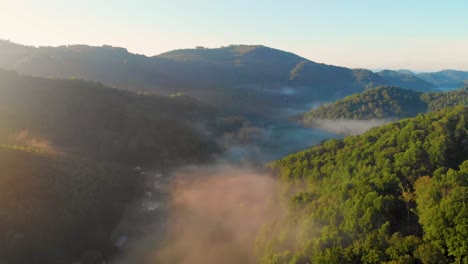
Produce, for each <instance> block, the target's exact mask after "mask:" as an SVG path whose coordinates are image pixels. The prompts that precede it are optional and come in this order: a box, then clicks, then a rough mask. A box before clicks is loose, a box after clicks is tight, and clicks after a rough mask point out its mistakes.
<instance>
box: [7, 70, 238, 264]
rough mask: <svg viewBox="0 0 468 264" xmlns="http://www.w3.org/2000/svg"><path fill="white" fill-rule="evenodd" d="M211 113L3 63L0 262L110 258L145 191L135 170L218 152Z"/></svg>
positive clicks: (182, 101)
mask: <svg viewBox="0 0 468 264" xmlns="http://www.w3.org/2000/svg"><path fill="white" fill-rule="evenodd" d="M216 116H217V114H216V111H215V110H214V109H213V108H212V107H209V106H207V105H204V104H202V103H200V102H199V101H197V100H194V99H193V98H190V97H187V96H184V95H174V96H172V97H166V96H160V95H154V94H136V93H132V92H127V91H122V90H116V89H111V88H106V87H104V86H102V85H101V84H98V83H94V82H85V81H80V80H52V79H44V78H37V77H27V76H19V75H17V74H16V73H14V72H9V71H0V140H1V141H0V171H1V174H0V245H2V248H1V249H0V263H18V264H19V263H72V262H73V261H79V260H81V263H100V262H99V261H100V260H102V259H103V258H106V257H109V256H110V255H111V254H113V250H114V248H113V244H114V241H115V239H116V235H117V234H115V233H113V231H114V229H115V228H116V226H117V224H118V223H119V221H120V219H121V216H122V214H123V212H124V210H125V208H126V206H127V204H128V203H129V202H130V201H132V200H133V199H135V198H136V197H137V195H139V194H140V193H142V192H143V186H142V181H143V179H142V176H141V175H140V173H139V172H137V173H136V172H135V170H134V168H135V167H136V166H142V167H144V168H145V167H148V168H157V169H159V170H164V169H168V168H171V167H174V166H178V165H184V164H191V163H197V162H202V161H206V160H207V159H209V158H210V155H211V154H213V153H214V152H217V151H218V147H217V146H216V145H215V143H214V142H213V139H210V138H209V137H208V134H209V133H212V135H214V136H216V133H220V132H219V130H218V129H217V123H218V122H217V119H216ZM239 122H241V121H239ZM225 123H226V122H225ZM227 123H229V122H227ZM231 123H232V122H231ZM237 126H238V125H235V124H234V127H231V128H230V129H231V130H233V129H236V127H237ZM210 131H211V132H210Z"/></svg>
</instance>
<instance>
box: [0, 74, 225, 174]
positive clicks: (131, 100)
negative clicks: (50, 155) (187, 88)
mask: <svg viewBox="0 0 468 264" xmlns="http://www.w3.org/2000/svg"><path fill="white" fill-rule="evenodd" d="M215 117H216V112H215V111H214V109H213V108H211V107H208V106H206V105H203V104H202V103H200V102H198V101H196V100H194V99H190V98H187V97H185V96H173V97H166V96H159V95H152V94H136V93H132V92H127V91H122V90H116V89H111V88H106V87H104V86H102V85H101V84H98V83H93V82H85V81H80V80H52V79H44V78H35V77H27V76H19V75H17V74H16V73H14V72H8V71H0V124H1V126H0V140H1V141H0V142H1V143H8V144H25V145H27V144H38V143H42V144H43V145H44V144H45V143H47V145H49V146H50V147H51V148H54V149H56V151H57V152H64V153H67V154H74V155H75V154H76V155H79V156H86V157H88V158H95V159H98V160H105V161H112V162H124V163H125V164H133V165H141V164H147V165H150V166H157V165H162V164H164V165H169V164H170V163H174V164H177V163H180V162H182V163H184V162H191V161H198V160H200V159H204V158H207V156H208V155H209V153H210V151H211V150H213V148H210V145H212V144H210V143H209V140H208V139H207V138H205V136H204V135H202V134H201V133H199V132H197V129H196V128H195V125H197V126H205V127H208V126H210V125H213V124H215V121H216V120H215Z"/></svg>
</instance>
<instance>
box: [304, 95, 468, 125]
mask: <svg viewBox="0 0 468 264" xmlns="http://www.w3.org/2000/svg"><path fill="white" fill-rule="evenodd" d="M455 105H468V88H463V89H459V90H455V91H450V92H432V93H420V92H415V91H412V90H407V89H402V88H398V87H378V88H376V89H372V90H367V91H365V92H363V93H358V94H354V95H351V96H348V97H345V98H343V99H341V100H338V101H336V102H334V103H330V104H325V105H322V106H320V107H319V108H317V109H313V110H310V111H309V112H307V113H306V114H304V116H303V118H302V119H303V122H304V123H305V124H308V125H313V123H314V120H319V119H335V120H336V119H354V120H369V119H394V118H397V119H400V118H405V117H413V116H416V115H417V114H421V113H425V112H427V111H434V110H437V109H442V108H444V107H451V106H455Z"/></svg>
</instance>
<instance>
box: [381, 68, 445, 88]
mask: <svg viewBox="0 0 468 264" xmlns="http://www.w3.org/2000/svg"><path fill="white" fill-rule="evenodd" d="M377 74H379V75H380V76H381V77H382V78H384V79H386V80H387V81H389V82H390V84H391V85H392V86H397V87H402V88H406V89H412V90H416V91H421V92H428V91H431V90H433V89H434V88H435V87H436V86H435V85H434V84H433V83H431V82H428V81H425V80H422V79H420V78H418V77H417V76H416V75H414V74H413V73H411V74H408V73H402V72H400V71H391V70H383V71H380V72H378V73H377Z"/></svg>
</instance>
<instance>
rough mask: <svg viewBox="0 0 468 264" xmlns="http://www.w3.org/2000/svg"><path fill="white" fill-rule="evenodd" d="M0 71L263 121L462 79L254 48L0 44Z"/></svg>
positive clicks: (236, 46) (425, 89)
mask: <svg viewBox="0 0 468 264" xmlns="http://www.w3.org/2000/svg"><path fill="white" fill-rule="evenodd" d="M0 68H5V69H11V70H16V71H17V72H19V73H24V74H29V75H35V76H42V77H53V78H57V77H58V78H79V79H86V80H94V81H99V82H102V83H103V84H105V85H109V86H113V87H116V88H120V89H126V90H131V91H151V92H158V93H162V94H173V93H179V92H182V93H186V94H189V95H191V96H194V97H197V98H200V99H202V100H204V101H205V102H207V103H209V104H212V105H216V106H222V107H223V109H232V110H237V111H238V110H239V109H243V110H244V111H246V112H249V113H262V114H264V113H265V112H268V113H270V116H271V113H272V112H274V113H278V111H283V110H284V111H286V110H290V109H291V108H303V109H302V110H305V108H304V107H305V105H307V104H310V103H311V102H314V101H323V100H332V99H336V98H342V97H344V96H346V95H350V94H353V93H356V92H361V91H364V90H366V89H369V88H373V87H376V86H382V85H393V86H401V87H405V88H409V89H414V90H417V91H430V90H433V89H436V88H437V87H438V86H442V87H444V88H447V87H449V86H450V87H457V86H458V87H459V86H461V84H462V83H463V82H464V81H465V80H466V79H468V78H465V77H466V76H465V75H463V74H458V73H457V74H455V73H453V74H452V73H451V71H449V72H447V73H444V74H441V73H434V75H432V74H422V75H411V74H410V73H408V72H394V71H382V72H379V73H373V72H371V71H369V70H365V69H349V68H345V67H337V66H332V65H326V64H320V63H316V62H313V61H310V60H308V59H305V58H303V57H300V56H298V55H295V54H293V53H289V52H285V51H281V50H277V49H273V48H269V47H265V46H261V45H254V46H249V45H231V46H228V47H222V48H215V49H206V48H196V49H184V50H174V51H170V52H167V53H163V54H160V55H158V56H153V57H147V56H143V55H137V54H132V53H130V52H128V51H127V50H126V49H124V48H116V47H111V46H102V47H92V46H86V45H71V46H60V47H40V48H36V47H29V46H24V45H19V44H15V43H12V42H9V41H0ZM466 74H468V73H466Z"/></svg>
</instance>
